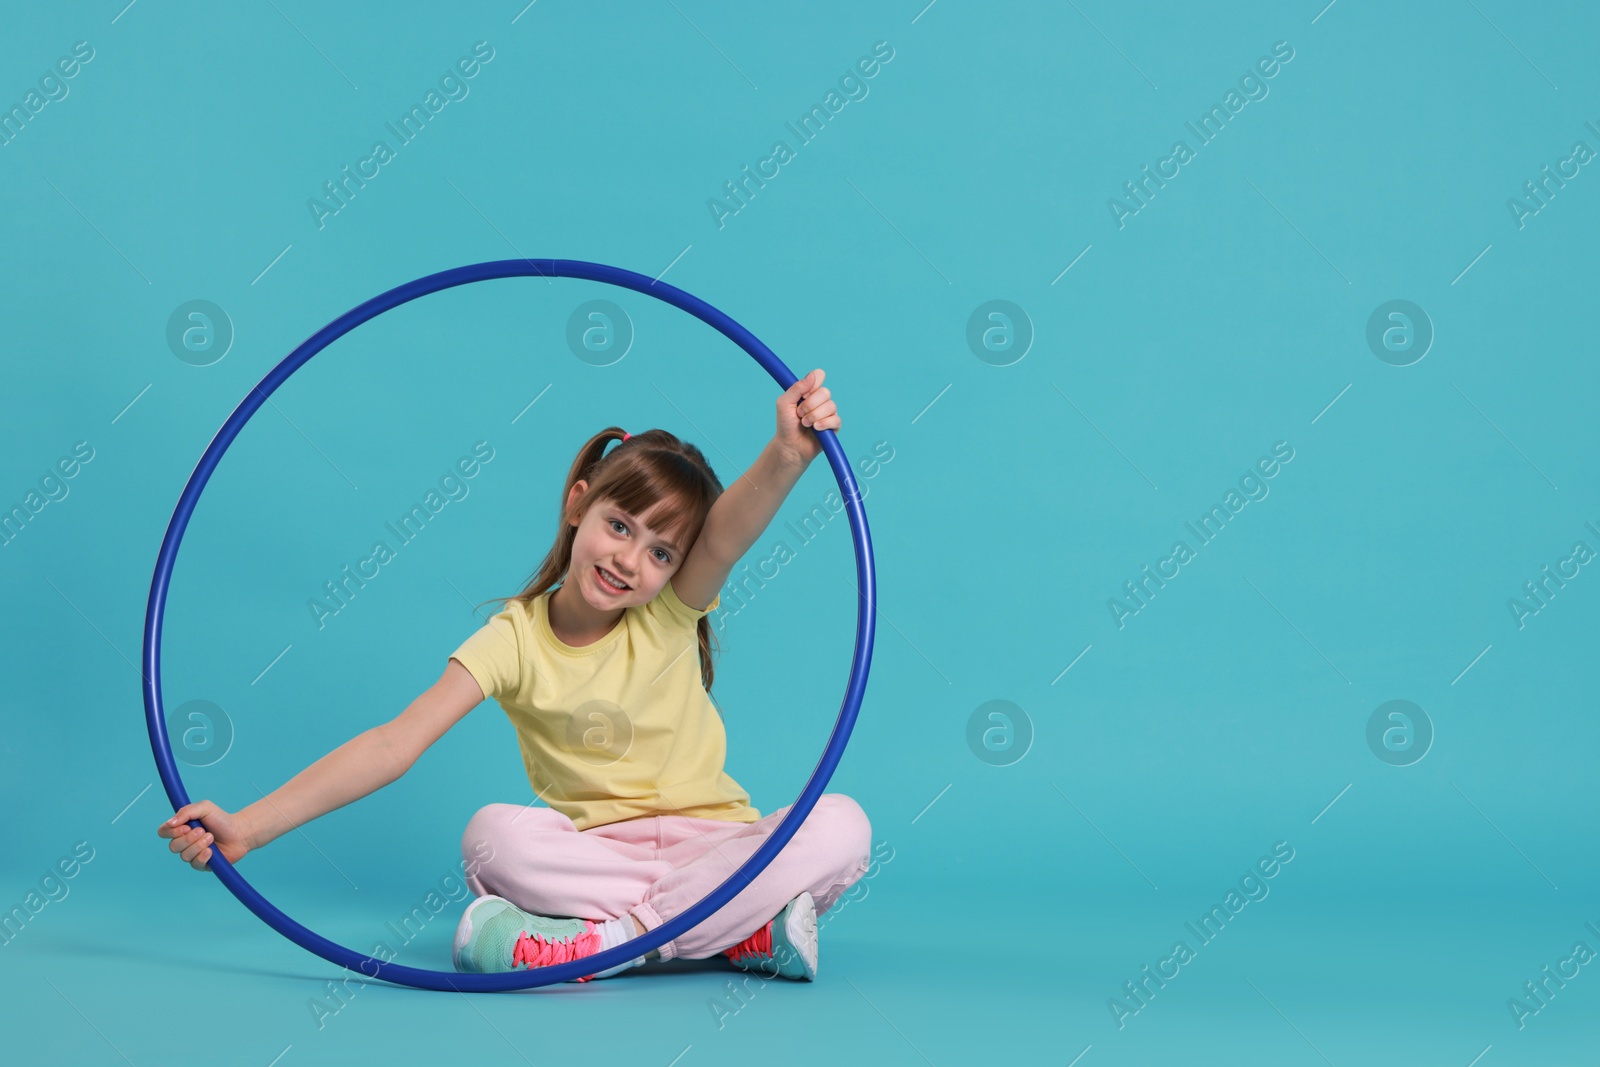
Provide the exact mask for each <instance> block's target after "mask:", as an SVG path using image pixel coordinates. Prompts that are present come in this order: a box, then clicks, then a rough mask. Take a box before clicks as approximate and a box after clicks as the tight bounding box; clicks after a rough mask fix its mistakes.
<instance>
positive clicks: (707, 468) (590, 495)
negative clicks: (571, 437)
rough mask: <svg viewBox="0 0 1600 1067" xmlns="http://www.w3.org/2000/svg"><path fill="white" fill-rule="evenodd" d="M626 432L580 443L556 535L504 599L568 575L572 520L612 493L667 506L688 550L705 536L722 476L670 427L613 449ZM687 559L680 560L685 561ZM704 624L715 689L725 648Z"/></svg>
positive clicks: (665, 518) (705, 655) (640, 508)
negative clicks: (581, 484) (570, 510)
mask: <svg viewBox="0 0 1600 1067" xmlns="http://www.w3.org/2000/svg"><path fill="white" fill-rule="evenodd" d="M623 436H624V432H623V430H622V429H621V427H618V426H607V427H606V428H605V429H604V430H601V431H600V432H599V433H597V434H595V435H594V436H593V437H591V438H589V440H588V441H586V442H584V445H583V447H582V448H580V449H579V450H578V457H577V458H576V459H574V460H573V461H572V468H571V469H570V470H569V471H568V472H567V482H566V485H565V486H563V487H562V490H561V507H560V509H559V511H560V516H559V520H560V521H559V526H558V528H557V530H556V542H555V544H554V545H553V546H552V547H551V549H550V552H549V554H548V555H547V556H545V558H544V562H543V563H541V564H540V565H539V569H538V570H536V571H535V572H534V573H533V577H531V578H529V579H528V583H527V585H526V586H524V587H523V590H522V592H520V593H518V594H517V595H516V596H513V597H506V598H504V600H505V601H506V602H510V601H517V602H520V603H524V604H525V603H527V602H529V601H531V600H533V599H534V598H535V597H538V596H540V595H541V594H543V593H545V592H547V591H548V590H549V589H551V588H552V587H553V586H554V585H555V584H556V583H557V582H558V581H561V580H563V579H564V578H565V577H566V574H567V569H568V568H569V567H570V566H571V565H572V542H573V540H574V539H575V538H576V537H577V533H578V531H577V527H575V526H573V525H572V521H571V520H574V519H576V520H578V521H582V519H583V516H584V515H585V514H587V512H588V509H589V507H590V506H591V505H593V504H595V503H597V502H598V501H600V500H610V501H612V502H613V503H615V504H616V505H617V506H618V507H619V508H622V509H623V510H624V511H628V512H631V513H632V514H634V515H638V516H643V515H644V514H645V513H647V512H649V511H650V510H651V509H652V508H654V507H656V505H658V504H659V505H661V512H660V514H659V515H657V516H656V517H655V520H656V525H657V526H658V528H659V529H660V530H661V531H662V532H663V533H665V534H667V535H668V536H675V537H676V539H677V541H678V543H679V544H680V545H682V546H684V548H683V551H684V552H685V553H687V552H688V551H689V546H692V545H693V544H694V542H695V540H696V539H698V538H699V536H700V530H701V527H703V526H704V525H705V521H706V516H707V515H708V514H710V512H711V505H712V504H714V503H716V500H717V497H719V496H721V495H722V483H721V482H720V481H718V480H717V475H716V472H715V471H713V470H712V469H711V465H710V464H709V463H707V462H706V457H705V456H704V455H703V454H702V453H701V451H700V450H699V449H698V448H696V447H695V446H694V445H692V444H689V443H688V442H687V441H682V440H679V439H678V438H677V437H675V436H673V435H672V434H671V433H668V432H667V431H666V430H646V431H644V432H643V433H636V434H633V435H631V436H629V438H628V440H627V441H624V442H623V443H622V444H620V445H618V446H617V447H616V448H613V449H612V450H611V451H610V452H609V453H607V452H606V445H607V444H609V443H610V442H612V441H622V438H623ZM579 479H583V480H585V481H587V482H588V483H589V487H588V489H587V491H585V492H584V494H583V496H582V497H581V498H580V499H579V502H578V504H577V510H576V512H575V513H574V514H572V515H568V514H567V510H566V508H567V497H568V496H570V495H571V493H572V487H573V486H574V485H576V484H577V483H578V481H579ZM681 563H682V561H681V560H680V566H681ZM696 631H697V633H698V635H699V639H700V680H701V683H702V684H703V685H704V686H705V688H706V692H707V693H709V692H710V691H711V683H712V680H713V679H714V678H715V677H716V667H715V665H714V664H713V663H712V656H713V655H714V654H715V652H716V651H717V648H716V646H715V645H714V644H712V639H711V622H710V619H708V618H707V617H706V616H703V615H702V616H701V617H700V621H699V624H698V625H697V626H696Z"/></svg>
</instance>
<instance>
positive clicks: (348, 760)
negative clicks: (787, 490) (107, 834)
mask: <svg viewBox="0 0 1600 1067" xmlns="http://www.w3.org/2000/svg"><path fill="white" fill-rule="evenodd" d="M482 701H483V691H482V690H481V689H479V688H478V683H477V682H476V681H474V680H473V677H472V675H471V674H469V673H468V672H467V669H466V668H465V667H463V666H462V665H461V664H460V663H458V662H456V661H455V660H450V661H449V663H448V664H447V665H446V667H445V672H444V674H443V675H442V676H441V677H440V678H439V680H438V681H437V682H435V683H434V684H433V685H432V686H431V687H429V688H428V690H427V691H426V692H424V693H423V694H422V695H421V696H419V697H417V699H416V700H414V701H412V702H411V704H410V706H409V707H407V708H406V710H405V711H403V712H401V713H400V715H399V716H397V717H396V718H395V719H394V720H392V721H391V722H386V723H383V724H382V725H379V726H374V727H373V728H372V729H370V730H367V731H365V732H363V733H360V734H357V735H356V736H355V737H353V738H351V739H350V740H349V741H346V742H345V743H344V744H342V745H340V746H339V747H338V748H336V749H334V750H333V751H332V752H330V753H328V754H327V755H326V756H323V757H322V758H321V759H319V760H317V761H316V762H315V763H313V764H312V765H311V766H309V767H307V768H306V769H305V770H303V771H301V772H300V773H299V774H297V775H295V776H294V777H293V778H291V779H289V781H287V782H285V783H284V784H283V785H282V786H280V787H279V788H277V789H276V790H274V791H273V792H271V793H269V794H267V795H266V796H264V797H262V798H261V799H260V800H258V801H256V802H255V803H253V804H251V805H249V806H248V807H245V808H243V809H241V810H240V811H239V812H238V813H237V814H233V813H229V812H228V811H226V810H225V809H223V808H220V807H218V806H217V805H216V804H214V803H212V802H211V801H209V800H201V801H197V802H195V803H193V804H188V805H185V806H184V807H182V808H180V809H179V810H178V811H177V812H176V813H175V814H174V815H173V816H172V818H171V819H169V820H167V821H166V822H164V823H162V824H161V826H160V828H159V830H158V833H160V835H161V836H162V837H170V838H173V842H172V845H171V850H172V851H173V852H177V853H180V854H181V855H182V856H183V858H184V860H185V861H187V862H188V863H189V864H190V866H192V867H194V868H196V869H197V870H205V869H206V861H208V860H209V859H210V858H211V847H212V846H213V845H214V846H215V847H217V848H219V849H221V850H222V854H223V856H225V857H226V858H227V860H228V862H229V863H235V862H237V861H238V860H239V858H240V857H242V856H243V855H244V854H245V853H246V852H249V851H250V850H251V849H253V848H260V847H261V846H262V845H265V844H266V843H267V842H269V841H272V840H273V839H275V838H278V837H281V836H282V835H284V834H286V833H288V832H289V831H290V830H293V829H295V828H297V827H299V826H301V825H303V824H305V823H308V822H310V821H311V820H312V819H315V818H316V817H317V816H319V815H325V814H327V813H328V812H330V811H332V810H334V809H335V808H341V807H343V806H344V805H346V804H348V803H350V802H351V801H353V800H359V799H361V798H362V797H364V796H366V795H367V794H369V793H372V792H376V791H377V790H379V789H381V788H383V787H384V786H386V785H388V784H389V783H390V782H393V781H394V780H395V779H397V778H399V777H400V776H401V775H403V774H405V772H406V771H408V770H410V769H411V765H412V764H413V763H415V762H416V760H417V757H418V756H420V755H421V754H422V753H423V751H425V750H426V749H427V748H428V746H429V745H431V744H433V742H434V741H436V740H438V739H439V738H440V737H441V736H442V735H443V734H444V732H445V731H446V730H448V729H449V728H450V727H451V726H452V725H453V724H455V723H456V722H457V721H459V720H460V719H461V717H462V716H464V715H466V713H467V712H469V711H471V710H472V709H473V708H474V707H476V706H477V705H478V704H480V703H482ZM191 819H198V820H200V821H201V823H202V826H203V828H202V829H198V830H197V829H191V828H190V827H189V826H187V825H186V824H187V823H188V822H189V820H191Z"/></svg>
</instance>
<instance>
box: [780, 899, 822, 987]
mask: <svg viewBox="0 0 1600 1067" xmlns="http://www.w3.org/2000/svg"><path fill="white" fill-rule="evenodd" d="M783 936H784V940H786V941H787V942H788V943H789V947H791V948H793V949H794V951H795V955H797V956H798V957H799V958H800V965H801V966H802V967H804V968H805V975H804V977H803V978H801V979H800V980H802V981H806V982H811V981H815V980H816V977H817V904H816V901H814V900H812V899H811V894H810V893H801V894H800V895H799V896H798V897H795V898H794V903H793V904H792V905H791V906H790V908H789V916H788V918H787V919H785V920H784V923H783ZM796 977H800V976H796Z"/></svg>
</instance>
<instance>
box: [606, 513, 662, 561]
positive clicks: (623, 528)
mask: <svg viewBox="0 0 1600 1067" xmlns="http://www.w3.org/2000/svg"><path fill="white" fill-rule="evenodd" d="M606 521H607V522H609V523H611V526H612V529H617V528H619V527H620V528H621V532H623V533H626V532H627V530H628V526H627V524H626V523H624V522H623V521H622V520H621V519H607V520H606ZM656 551H657V552H658V553H660V555H658V556H657V557H656V559H657V560H659V561H660V562H661V563H671V562H672V554H671V553H670V552H668V551H667V550H666V549H664V548H658V549H656Z"/></svg>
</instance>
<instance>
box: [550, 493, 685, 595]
mask: <svg viewBox="0 0 1600 1067" xmlns="http://www.w3.org/2000/svg"><path fill="white" fill-rule="evenodd" d="M587 489H588V483H587V482H585V481H582V480H579V481H578V482H577V484H575V485H574V486H573V487H572V495H571V496H570V497H569V498H568V504H567V509H568V514H569V515H570V514H571V513H572V511H573V510H575V506H576V505H577V504H578V503H579V501H580V500H581V497H582V495H583V493H584V492H585V491H587ZM657 510H658V509H657ZM576 525H577V527H578V531H577V533H576V535H575V536H574V538H573V542H572V565H571V567H570V569H569V570H568V571H567V581H569V582H571V583H573V585H574V587H575V588H576V589H577V590H578V591H580V592H582V594H583V599H584V601H585V602H587V603H588V604H589V605H590V606H591V607H593V608H595V609H596V610H597V611H605V612H610V611H617V610H620V609H622V608H628V607H634V606H636V605H640V604H648V603H649V602H650V601H651V600H654V599H655V597H656V594H657V593H659V592H661V587H662V586H664V585H666V584H667V579H669V578H671V577H672V575H673V573H674V572H676V571H677V569H678V567H679V566H680V565H681V564H682V563H683V557H684V555H685V554H686V553H687V551H688V549H687V547H685V546H682V545H679V544H677V543H676V542H675V541H674V540H673V539H671V538H670V537H668V536H667V535H666V534H665V533H663V532H661V531H659V530H656V529H654V528H652V527H651V526H650V525H649V516H639V515H632V514H629V513H628V512H626V511H623V510H622V509H621V508H619V507H617V505H616V504H615V503H613V502H612V501H610V500H605V499H601V500H596V501H593V502H592V503H590V504H589V507H588V510H587V511H585V512H584V515H583V518H582V520H580V521H579V522H578V523H577V524H576ZM608 579H610V580H608ZM616 582H620V583H622V584H623V585H625V586H626V588H618V587H617V585H616V584H614V583H616Z"/></svg>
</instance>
